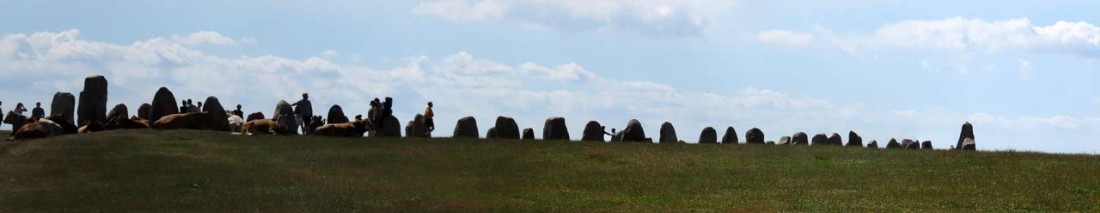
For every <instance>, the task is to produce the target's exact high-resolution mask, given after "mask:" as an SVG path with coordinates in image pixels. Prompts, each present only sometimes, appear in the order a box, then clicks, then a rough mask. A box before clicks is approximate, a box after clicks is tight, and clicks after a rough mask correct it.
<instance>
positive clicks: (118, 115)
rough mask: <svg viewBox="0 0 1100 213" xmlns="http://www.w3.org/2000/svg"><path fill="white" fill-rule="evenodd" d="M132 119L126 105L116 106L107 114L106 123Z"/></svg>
mask: <svg viewBox="0 0 1100 213" xmlns="http://www.w3.org/2000/svg"><path fill="white" fill-rule="evenodd" d="M125 119H130V111H129V109H127V108H126V104H118V105H115V107H114V108H111V111H109V112H107V119H105V121H119V120H125Z"/></svg>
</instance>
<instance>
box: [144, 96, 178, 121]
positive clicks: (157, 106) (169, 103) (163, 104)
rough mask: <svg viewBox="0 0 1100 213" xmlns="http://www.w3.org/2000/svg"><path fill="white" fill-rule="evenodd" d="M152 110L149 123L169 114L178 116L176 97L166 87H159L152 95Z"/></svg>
mask: <svg viewBox="0 0 1100 213" xmlns="http://www.w3.org/2000/svg"><path fill="white" fill-rule="evenodd" d="M152 105H153V110H152V111H151V112H150V113H149V122H155V121H157V120H160V117H164V116H165V115H171V114H179V113H180V109H179V105H176V96H175V95H172V91H170V90H168V88H167V87H160V89H157V93H156V94H154V95H153V102H152Z"/></svg>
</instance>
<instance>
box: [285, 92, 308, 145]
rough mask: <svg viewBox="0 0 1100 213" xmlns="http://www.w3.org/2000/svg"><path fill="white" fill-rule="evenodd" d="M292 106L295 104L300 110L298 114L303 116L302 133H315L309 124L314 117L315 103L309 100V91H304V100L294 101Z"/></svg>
mask: <svg viewBox="0 0 1100 213" xmlns="http://www.w3.org/2000/svg"><path fill="white" fill-rule="evenodd" d="M290 106H294V107H295V108H294V109H296V110H297V111H298V113H297V114H298V116H299V117H301V118H302V122H300V124H299V126H300V127H301V128H302V134H307V135H308V134H313V130H312V129H310V128H309V124H310V123H312V122H311V121H312V119H313V104H312V103H311V102H310V101H309V93H302V100H298V102H294V104H291V105H290Z"/></svg>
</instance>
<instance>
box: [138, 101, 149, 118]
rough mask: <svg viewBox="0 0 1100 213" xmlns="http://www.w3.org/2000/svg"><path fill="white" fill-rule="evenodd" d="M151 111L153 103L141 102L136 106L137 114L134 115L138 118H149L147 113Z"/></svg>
mask: <svg viewBox="0 0 1100 213" xmlns="http://www.w3.org/2000/svg"><path fill="white" fill-rule="evenodd" d="M152 112H153V105H151V104H149V103H143V104H141V106H138V109H137V115H135V116H137V117H138V118H141V119H145V120H149V113H152Z"/></svg>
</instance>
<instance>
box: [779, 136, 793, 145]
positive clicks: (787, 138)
mask: <svg viewBox="0 0 1100 213" xmlns="http://www.w3.org/2000/svg"><path fill="white" fill-rule="evenodd" d="M778 145H791V136H783V137H780V138H779V143H778Z"/></svg>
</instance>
